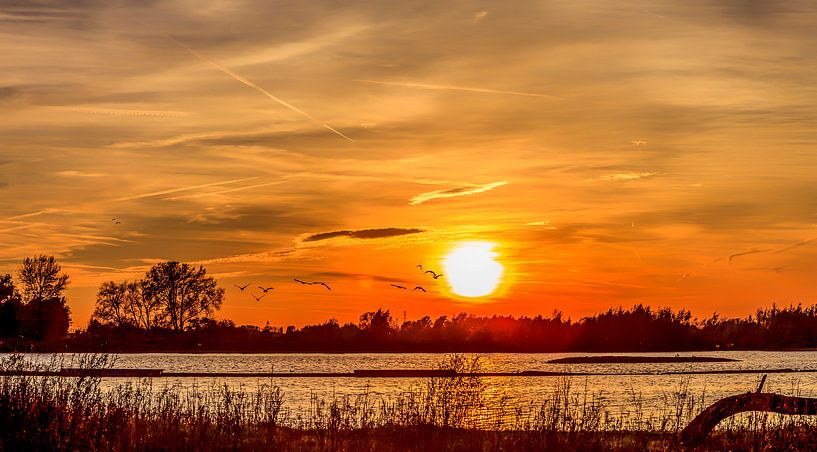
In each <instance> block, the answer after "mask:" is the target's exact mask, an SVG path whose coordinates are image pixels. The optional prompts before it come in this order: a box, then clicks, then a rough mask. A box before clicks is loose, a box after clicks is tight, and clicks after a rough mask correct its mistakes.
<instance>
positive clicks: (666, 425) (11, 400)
mask: <svg viewBox="0 0 817 452" xmlns="http://www.w3.org/2000/svg"><path fill="white" fill-rule="evenodd" d="M72 359H73V361H71V362H69V363H66V362H65V360H64V359H61V358H53V359H52V360H50V361H49V362H47V363H44V364H32V363H30V362H29V361H27V360H26V359H25V358H24V357H23V356H21V355H12V356H11V357H9V358H6V359H4V360H0V370H2V369H5V370H9V369H17V370H35V369H36V370H49V369H57V368H59V367H62V366H66V367H69V366H70V367H81V368H110V367H112V366H113V365H114V364H115V362H114V360H113V359H112V358H111V357H110V356H106V355H80V356H76V357H74V358H72ZM481 364H482V363H481V361H480V360H479V358H466V357H464V356H462V355H451V356H449V357H447V358H446V359H445V360H443V361H442V362H441V363H439V368H440V369H451V370H455V371H457V372H458V373H469V372H478V371H480V370H481V369H482V368H481ZM630 392H631V403H630V404H628V405H629V406H628V408H626V409H624V408H618V409H613V408H612V407H609V406H607V404H606V402H605V398H604V394H603V393H602V392H600V391H593V390H591V389H590V388H589V387H588V384H587V380H581V379H576V378H574V379H571V378H560V379H556V380H554V384H553V386H552V388H551V390H550V391H549V392H548V394H546V395H545V396H544V397H543V398H542V399H541V400H536V401H529V402H527V403H524V404H522V403H518V402H515V401H513V400H511V399H510V398H509V397H508V396H507V395H506V394H503V393H502V392H501V391H499V392H497V391H495V390H494V388H493V386H492V385H491V384H490V380H488V379H486V378H481V377H473V376H457V377H454V378H436V377H435V378H429V379H426V380H424V381H423V382H422V383H420V384H416V385H414V386H412V387H411V388H410V389H409V390H407V391H406V392H404V393H402V394H399V395H397V396H394V397H379V396H374V395H373V394H372V393H371V392H370V391H369V390H365V391H363V392H362V393H361V394H358V395H354V396H332V397H329V398H323V397H319V396H317V395H313V397H312V398H311V401H310V403H309V407H307V409H306V410H299V411H291V410H290V409H288V408H287V407H286V404H285V403H284V400H285V395H284V394H283V392H282V391H281V390H280V388H279V387H277V386H276V385H275V384H274V382H272V381H270V382H265V383H263V384H260V385H259V386H258V387H257V388H255V389H253V390H245V389H244V388H237V389H235V388H230V387H229V386H227V385H226V384H210V385H205V386H198V385H193V386H192V387H183V386H180V385H178V384H167V385H161V386H158V385H155V382H154V381H153V380H151V379H143V380H138V381H131V382H128V383H124V384H118V385H113V386H103V384H102V380H101V379H99V378H96V377H51V376H47V377H33V376H2V377H0V449H2V450H157V449H161V450H224V449H232V450H304V451H307V450H395V451H396V450H401V451H402V450H416V451H436V450H677V449H678V448H679V447H680V445H679V444H678V442H677V439H676V438H677V432H678V431H679V430H680V429H682V428H683V427H684V426H685V425H686V423H687V422H688V421H689V420H690V419H691V418H692V417H693V416H694V415H695V414H697V412H698V411H700V409H702V408H704V407H705V404H704V402H705V394H698V395H695V394H692V393H691V391H690V390H689V380H688V379H682V380H680V381H679V383H678V385H677V387H675V388H674V389H673V390H671V391H668V392H667V393H666V394H665V395H664V397H662V400H661V405H662V406H661V407H659V409H658V410H650V412H649V413H648V412H647V411H645V409H644V401H643V397H641V395H640V393H639V392H638V390H637V389H636V388H631V390H630ZM815 433H817V428H815V426H814V423H813V422H811V420H810V419H808V418H803V417H784V416H779V415H767V414H749V415H747V416H744V417H741V418H738V419H730V420H729V421H728V422H726V423H725V424H724V425H723V426H722V427H721V428H719V430H718V431H716V433H715V434H714V435H713V436H712V438H710V439H709V440H708V442H707V443H706V444H705V445H704V446H703V450H707V449H711V450H722V449H753V450H759V449H775V450H776V449H787V448H788V449H791V448H793V445H796V446H797V447H799V448H809V447H812V448H815V447H817V440H815V439H814V438H817V435H815Z"/></svg>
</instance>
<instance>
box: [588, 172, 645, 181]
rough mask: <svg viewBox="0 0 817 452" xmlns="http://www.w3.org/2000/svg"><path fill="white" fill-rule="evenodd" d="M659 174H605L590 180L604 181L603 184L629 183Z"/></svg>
mask: <svg viewBox="0 0 817 452" xmlns="http://www.w3.org/2000/svg"><path fill="white" fill-rule="evenodd" d="M657 175H658V173H617V174H605V175H604V176H601V177H598V178H595V179H589V180H590V181H592V182H596V181H602V182H629V181H633V180H639V179H647V178H650V177H654V176H657Z"/></svg>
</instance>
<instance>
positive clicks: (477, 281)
mask: <svg viewBox="0 0 817 452" xmlns="http://www.w3.org/2000/svg"><path fill="white" fill-rule="evenodd" d="M494 247H496V244H495V243H491V242H463V243H459V244H457V246H456V247H455V248H454V249H453V250H451V252H450V253H448V255H447V256H445V259H444V260H443V270H444V272H445V280H446V281H447V282H448V285H449V286H450V287H451V291H452V292H454V293H455V294H457V295H460V296H463V297H469V298H476V297H484V296H487V295H491V294H492V293H494V291H495V290H496V288H497V287H498V286H499V283H500V282H501V280H502V273H503V272H504V270H505V269H504V268H503V266H502V264H500V263H499V262H497V261H496V257H497V256H499V255H498V254H497V253H496V252H494V251H493V249H494Z"/></svg>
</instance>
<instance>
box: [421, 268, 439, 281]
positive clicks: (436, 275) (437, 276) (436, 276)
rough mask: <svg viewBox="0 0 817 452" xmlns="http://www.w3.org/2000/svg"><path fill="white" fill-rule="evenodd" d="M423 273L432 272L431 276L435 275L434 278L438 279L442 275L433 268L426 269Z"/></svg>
mask: <svg viewBox="0 0 817 452" xmlns="http://www.w3.org/2000/svg"><path fill="white" fill-rule="evenodd" d="M423 273H431V276H433V277H434V279H437V278H439V277H440V276H442V275H438V274H437V273H436V272H434V271H433V270H426V271H425V272H423Z"/></svg>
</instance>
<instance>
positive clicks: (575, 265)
mask: <svg viewBox="0 0 817 452" xmlns="http://www.w3.org/2000/svg"><path fill="white" fill-rule="evenodd" d="M816 13H817V7H815V6H814V5H813V4H812V3H810V2H805V1H803V2H799V1H788V2H772V1H757V0H743V1H730V2H726V1H715V0H691V1H688V2H676V1H650V2H647V1H625V0H622V1H608V0H604V1H601V0H599V1H571V2H550V1H544V2H531V1H511V2H505V3H503V4H502V6H501V7H499V6H497V5H496V4H493V3H488V2H437V3H431V4H429V3H427V2H415V1H411V0H409V1H403V2H399V3H391V2H380V1H367V0H363V1H354V2H345V3H344V4H343V5H338V4H336V3H334V2H333V3H327V2H322V1H316V2H307V3H305V2H261V1H229V2H227V1H215V2H190V1H178V0H174V1H170V2H167V3H162V4H161V5H159V4H153V3H151V2H121V3H119V4H118V5H116V6H109V5H108V2H101V1H94V0H90V1H69V2H60V6H54V5H53V4H52V3H50V2H43V3H38V2H33V3H29V4H26V5H24V6H0V23H2V27H0V55H3V58H2V59H0V199H2V201H3V202H2V203H0V272H13V271H14V270H15V267H16V265H17V263H18V262H19V261H20V260H21V259H22V258H23V257H25V256H28V255H32V254H35V253H41V252H42V253H48V254H54V255H56V256H58V258H59V259H60V261H61V262H62V263H63V265H64V266H65V267H66V269H67V270H68V272H69V273H70V275H71V278H72V285H71V289H70V291H69V305H70V306H71V308H72V310H73V313H74V325H75V326H84V325H85V324H86V322H87V320H88V318H89V316H90V314H91V312H92V310H93V303H94V297H95V294H96V289H97V287H98V286H99V284H100V283H101V282H103V281H107V280H116V281H121V280H125V279H133V278H138V277H140V276H141V274H143V273H144V271H145V270H146V269H147V268H148V267H149V266H150V265H151V264H153V263H155V262H157V261H160V260H167V259H175V260H181V261H188V262H196V263H201V264H203V265H205V266H206V267H207V269H208V271H209V272H210V273H213V274H215V275H216V276H217V277H218V278H219V280H220V281H221V284H222V286H223V287H225V288H226V289H227V298H226V300H225V303H224V306H223V309H222V310H221V312H220V313H219V315H218V316H219V317H220V318H232V319H234V320H235V321H236V322H237V323H239V324H242V323H253V324H264V322H266V321H267V320H269V321H270V323H271V324H273V325H287V324H295V325H303V324H305V323H308V322H317V321H323V320H326V319H328V318H330V317H335V318H337V319H338V320H340V321H341V322H345V321H352V320H356V319H357V317H358V315H359V314H360V313H362V312H364V311H367V310H373V309H377V308H378V307H385V308H389V309H391V310H392V312H393V313H395V314H396V315H397V317H398V318H402V315H403V312H404V311H406V313H407V315H408V317H409V318H416V317H419V316H422V315H426V314H428V315H432V316H436V315H443V314H449V315H450V314H456V313H458V312H462V311H467V312H472V313H475V314H480V315H492V314H513V315H535V314H539V313H542V314H550V313H551V312H552V311H553V310H554V309H558V310H561V311H564V313H565V314H566V315H569V316H571V317H573V318H574V319H575V318H578V317H581V316H582V315H586V314H591V313H595V312H597V311H600V310H604V309H607V308H608V307H610V306H618V305H624V306H630V305H632V304H634V303H647V304H651V305H664V306H666V305H668V306H672V307H687V308H690V309H692V310H693V313H694V314H696V315H700V316H706V315H709V314H711V313H712V312H713V311H718V312H721V313H723V314H726V315H746V314H748V313H750V312H752V311H754V309H755V308H756V307H758V306H761V305H768V304H771V303H772V302H777V303H779V304H780V303H782V304H788V303H792V302H793V303H797V302H804V303H814V302H817V283H815V278H814V264H815V262H817V259H816V258H817V241H815V242H811V240H814V239H817V176H815V171H814V169H815V163H817V153H815V152H814V148H815V143H816V142H817V141H816V140H817V136H815V130H817V129H815V122H816V120H817V90H815V87H814V80H815V74H817V58H815V56H817V55H815V53H816V52H817V45H815V44H817V42H815V41H817V39H816V37H817V35H815V33H814V31H813V24H814V23H817V14H816ZM347 138H348V139H347ZM114 217H115V218H118V219H119V220H120V221H121V224H119V225H117V224H114V223H113V222H112V221H111V218H114ZM370 229H375V230H378V231H375V232H371V231H369V232H355V231H366V230H370ZM338 231H349V232H343V233H336V234H333V232H338ZM469 240H482V241H490V242H494V243H496V244H497V247H496V248H495V250H494V251H496V252H497V253H498V255H499V257H498V260H499V261H500V262H501V263H502V264H503V265H504V266H505V272H504V280H503V284H502V290H500V291H497V292H496V293H495V294H494V295H492V296H490V297H486V298H480V299H475V300H466V299H462V298H458V297H454V296H452V295H451V292H450V288H449V287H448V285H447V283H446V282H445V278H441V279H440V280H437V281H434V280H431V279H430V278H429V277H428V275H424V274H422V273H420V272H419V270H418V269H417V268H416V267H415V265H416V264H418V263H422V264H424V265H426V266H427V267H428V268H440V267H441V265H442V263H441V261H442V259H443V258H444V257H445V255H446V254H447V253H448V252H449V251H450V250H451V249H452V248H453V247H454V246H455V244H456V243H458V242H461V241H469ZM744 253H745V254H744ZM730 256H731V258H730ZM293 277H300V278H304V279H308V280H310V279H312V280H314V279H320V280H324V281H327V282H329V283H330V284H331V285H332V286H333V289H334V290H332V291H331V292H328V291H325V290H322V289H321V288H318V287H313V286H308V287H307V286H300V285H297V284H295V283H293V282H291V278H293ZM246 282H249V283H252V284H253V285H252V286H251V287H254V286H257V285H272V286H274V287H276V289H275V291H274V292H275V293H274V295H271V296H269V297H268V298H266V299H265V300H264V301H262V302H260V303H257V302H255V301H254V300H253V299H252V298H250V296H249V295H248V294H246V293H241V292H239V291H238V290H237V289H235V288H234V287H233V284H234V283H235V284H238V283H246ZM391 283H397V284H403V283H405V284H413V285H416V284H423V285H424V286H425V287H426V288H428V289H429V293H428V294H421V293H418V292H413V293H406V292H403V291H401V290H399V289H394V288H392V287H390V286H389V284H391ZM412 287H413V286H412Z"/></svg>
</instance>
